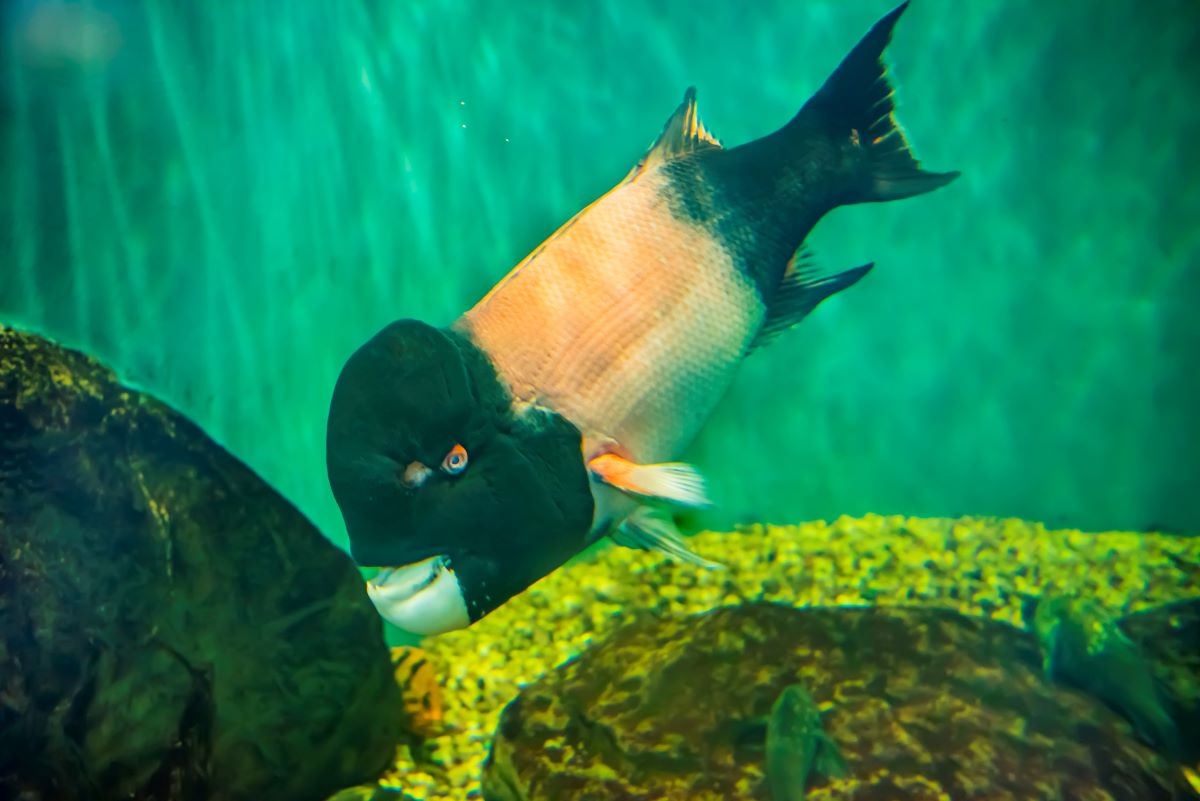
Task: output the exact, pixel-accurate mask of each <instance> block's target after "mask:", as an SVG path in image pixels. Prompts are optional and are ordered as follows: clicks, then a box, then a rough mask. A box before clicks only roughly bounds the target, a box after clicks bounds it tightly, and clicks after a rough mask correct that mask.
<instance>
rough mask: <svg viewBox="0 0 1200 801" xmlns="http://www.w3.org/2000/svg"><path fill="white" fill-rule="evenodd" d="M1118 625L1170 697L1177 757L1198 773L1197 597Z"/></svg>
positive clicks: (1199, 646) (1199, 638)
mask: <svg viewBox="0 0 1200 801" xmlns="http://www.w3.org/2000/svg"><path fill="white" fill-rule="evenodd" d="M1121 628H1122V629H1124V631H1125V633H1126V634H1127V635H1128V636H1129V638H1130V639H1131V640H1133V641H1134V642H1135V643H1137V644H1138V646H1139V647H1141V649H1142V651H1143V652H1144V653H1145V654H1146V656H1147V658H1148V659H1149V660H1150V663H1151V666H1152V667H1153V669H1154V672H1155V675H1156V676H1157V677H1158V679H1159V681H1160V682H1161V686H1162V687H1163V688H1164V689H1165V691H1166V694H1167V695H1168V697H1169V698H1170V699H1171V702H1172V704H1171V706H1172V710H1171V711H1172V712H1173V714H1174V717H1175V721H1176V723H1177V724H1178V726H1179V735H1180V745H1181V747H1182V754H1181V756H1182V757H1183V759H1184V760H1185V761H1186V762H1187V763H1188V764H1189V765H1191V767H1192V769H1193V770H1194V771H1195V772H1196V773H1197V775H1200V598H1194V599H1192V600H1189V601H1177V602H1176V603H1172V604H1166V605H1164V606H1160V607H1156V608H1154V609H1148V610H1146V611H1144V612H1138V613H1137V614H1134V615H1129V616H1128V617H1126V618H1124V619H1123V620H1122V621H1121ZM1198 790H1200V788H1198Z"/></svg>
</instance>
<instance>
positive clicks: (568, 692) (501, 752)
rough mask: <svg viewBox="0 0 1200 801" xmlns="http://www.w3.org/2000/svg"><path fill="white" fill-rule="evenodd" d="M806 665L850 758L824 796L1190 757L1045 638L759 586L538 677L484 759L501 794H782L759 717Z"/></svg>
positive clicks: (1136, 773)
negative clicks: (1056, 678)
mask: <svg viewBox="0 0 1200 801" xmlns="http://www.w3.org/2000/svg"><path fill="white" fill-rule="evenodd" d="M794 683H800V684H802V685H803V686H804V687H805V688H807V690H808V691H809V692H810V693H811V695H812V696H813V698H814V699H815V701H816V702H817V703H818V705H820V707H821V708H822V710H823V711H824V715H823V725H824V730H825V732H826V733H827V734H828V735H829V736H830V737H831V738H832V740H833V741H834V742H835V743H836V744H837V746H838V747H839V749H840V750H841V753H842V755H843V756H844V757H845V760H846V762H847V764H848V766H849V773H848V775H847V776H846V777H845V778H842V779H832V780H831V779H829V778H828V777H823V776H819V775H817V776H814V777H812V779H811V780H810V782H809V785H808V791H807V794H806V795H805V798H806V799H809V801H819V800H820V799H828V800H829V801H832V799H839V801H897V799H904V801H925V800H926V799H929V801H934V800H935V799H945V798H953V799H955V801H972V800H973V799H977V800H980V801H981V800H982V799H988V801H1005V800H1006V799H1012V801H1033V799H1047V801H1049V800H1050V799H1065V798H1080V799H1082V798H1095V799H1109V800H1110V801H1157V800H1158V799H1162V800H1163V801H1166V800H1167V799H1173V798H1176V797H1177V793H1182V792H1183V789H1182V787H1183V785H1182V782H1183V779H1182V776H1181V774H1180V772H1179V770H1178V768H1177V766H1174V765H1172V764H1171V763H1169V762H1168V761H1167V759H1166V758H1165V757H1163V756H1161V755H1160V754H1158V753H1156V752H1155V751H1154V750H1153V749H1152V748H1150V747H1149V746H1147V745H1145V744H1143V743H1141V742H1140V741H1139V740H1137V739H1136V737H1135V736H1134V734H1133V730H1132V727H1131V726H1130V724H1129V723H1127V722H1126V721H1125V720H1124V719H1123V718H1121V717H1120V716H1119V715H1117V714H1116V713H1115V712H1113V711H1111V710H1110V709H1109V708H1108V707H1107V706H1105V705H1104V704H1103V703H1102V702H1100V701H1098V700H1097V699H1094V698H1091V697H1090V696H1088V695H1086V694H1083V693H1080V692H1078V691H1075V690H1072V689H1070V688H1066V687H1062V686H1055V685H1051V684H1048V683H1047V682H1046V681H1045V680H1044V678H1043V676H1042V672H1041V657H1040V654H1039V652H1038V647H1037V643H1036V641H1035V640H1034V638H1033V637H1031V636H1030V635H1028V634H1027V633H1025V632H1023V631H1021V630H1019V629H1016V628H1014V627H1011V626H1008V625H1006V624H1002V623H997V622H995V621H991V620H987V619H981V618H971V617H966V616H963V615H960V614H957V613H954V612H950V611H942V610H929V609H915V608H807V609H797V608H794V607H790V606H783V605H775V604H765V603H753V604H745V605H741V606H734V607H725V608H721V609H717V610H714V611H712V612H708V613H704V614H701V615H696V616H690V617H665V618H659V617H651V616H643V617H641V618H640V619H639V620H637V621H635V622H632V623H630V624H628V625H626V626H624V627H622V628H620V629H618V630H617V631H616V632H614V633H613V634H612V635H610V636H609V637H608V638H606V639H604V640H602V641H600V642H597V643H595V644H593V645H592V646H591V647H590V648H589V649H588V650H587V651H586V652H585V653H583V654H582V655H581V656H580V657H579V658H577V659H575V660H573V661H571V662H568V663H567V664H566V665H564V666H562V667H561V668H559V669H558V670H556V671H554V672H552V673H550V674H548V675H547V676H545V677H543V678H542V679H540V680H539V681H537V682H535V683H533V684H532V685H530V686H528V687H526V688H525V689H524V690H522V691H521V693H520V695H519V696H518V697H517V698H516V699H515V700H514V701H513V702H512V703H511V704H509V706H508V707H507V708H506V709H505V710H504V713H503V715H502V716H501V720H500V725H499V727H498V731H497V733H496V736H495V739H494V742H493V745H492V751H491V754H490V756H489V758H488V761H487V763H486V765H485V769H484V778H483V787H484V797H485V798H486V799H488V801H551V799H560V798H571V799H575V801H589V800H590V799H594V800H595V801H601V799H603V801H651V799H654V800H655V801H670V800H671V799H688V800H689V801H706V800H708V799H712V801H716V799H729V798H739V799H763V801H766V799H768V798H769V794H768V791H767V789H766V787H765V785H764V783H763V781H762V779H763V773H762V771H763V767H762V763H763V760H762V752H761V750H759V749H756V748H755V743H753V742H747V741H746V739H745V736H744V732H745V731H747V727H746V722H747V721H751V720H754V719H756V718H761V717H763V716H765V715H767V713H768V712H769V710H770V708H771V704H772V703H773V701H774V700H775V699H776V697H777V696H778V695H779V693H780V692H781V691H782V690H783V689H784V687H786V686H787V685H790V684H794Z"/></svg>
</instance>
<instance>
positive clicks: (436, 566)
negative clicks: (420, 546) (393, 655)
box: [367, 554, 471, 635]
mask: <svg viewBox="0 0 1200 801" xmlns="http://www.w3.org/2000/svg"><path fill="white" fill-rule="evenodd" d="M367 596H368V597H369V598H370V599H371V603H372V604H374V606H375V610H376V611H377V612H378V613H379V615H380V617H382V618H383V619H384V620H386V621H388V622H389V623H391V624H393V625H395V626H398V627H399V628H401V629H404V630H405V631H409V632H412V633H413V634H421V635H432V634H442V633H445V632H447V631H453V630H455V629H462V628H466V627H467V626H468V625H470V622H471V620H470V616H469V615H468V613H467V604H466V601H465V600H464V598H463V593H462V588H461V587H460V586H459V583H458V578H457V576H455V575H454V571H453V570H452V569H451V567H450V557H449V556H448V555H446V554H438V555H436V556H431V557H428V558H426V559H422V560H421V561H419V562H414V563H412V564H409V565H401V566H398V567H384V568H382V569H381V570H380V571H379V573H378V574H376V575H375V576H374V577H372V578H371V579H369V580H368V581H367Z"/></svg>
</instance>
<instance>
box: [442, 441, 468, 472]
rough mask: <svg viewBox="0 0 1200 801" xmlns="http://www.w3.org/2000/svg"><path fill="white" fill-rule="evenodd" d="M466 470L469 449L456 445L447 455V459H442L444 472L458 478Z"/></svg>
mask: <svg viewBox="0 0 1200 801" xmlns="http://www.w3.org/2000/svg"><path fill="white" fill-rule="evenodd" d="M466 469H467V449H466V448H464V447H463V446H462V445H455V446H454V447H453V448H451V449H450V452H449V453H447V454H446V458H444V459H442V470H443V471H444V472H446V473H449V474H450V475H452V476H457V475H458V474H459V473H461V472H462V471H464V470H466Z"/></svg>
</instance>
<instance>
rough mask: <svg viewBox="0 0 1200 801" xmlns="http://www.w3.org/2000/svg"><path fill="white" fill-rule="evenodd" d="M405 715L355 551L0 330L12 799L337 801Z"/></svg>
mask: <svg viewBox="0 0 1200 801" xmlns="http://www.w3.org/2000/svg"><path fill="white" fill-rule="evenodd" d="M401 715H402V710H401V705H400V698H399V692H398V689H397V687H396V685H395V683H394V681H393V679H392V671H391V666H390V663H389V659H388V653H387V649H386V647H385V646H384V643H383V640H382V637H381V632H380V624H379V620H378V617H377V616H376V614H375V612H374V610H373V609H372V607H371V605H370V603H369V601H368V600H367V598H366V597H365V594H364V592H363V589H362V583H361V580H360V578H359V575H358V573H357V571H356V570H355V569H354V567H353V566H352V564H351V563H350V561H349V559H348V558H346V557H345V556H344V555H343V554H342V553H341V552H340V551H339V550H338V549H337V548H335V547H334V546H333V545H332V544H331V543H329V542H328V541H327V540H325V539H324V538H323V537H322V536H321V534H320V533H319V532H318V531H317V530H316V529H315V528H314V527H313V526H312V525H311V524H310V523H309V522H308V521H307V520H306V519H305V518H304V517H303V516H302V515H301V514H300V513H299V512H298V511H297V510H296V509H295V508H294V507H292V506H291V504H289V503H288V502H287V501H285V500H284V499H283V498H282V497H280V496H279V495H278V494H277V493H275V492H274V491H273V490H272V489H271V488H270V487H269V486H267V485H266V484H265V483H264V482H263V481H262V480H261V479H259V478H258V477H257V476H255V474H254V473H253V472H252V471H251V470H249V469H248V468H247V467H246V466H245V465H244V464H242V463H241V462H239V461H238V460H237V459H235V458H234V457H232V456H231V455H229V454H228V453H227V452H226V451H224V450H223V449H222V448H221V447H219V446H218V445H216V444H215V443H213V442H212V441H211V440H210V439H209V438H208V437H206V436H205V435H204V433H203V432H202V431H200V430H199V429H198V428H197V427H196V426H194V425H193V424H191V423H190V422H188V421H187V420H186V419H184V418H183V417H182V416H180V415H179V414H177V413H175V412H173V411H172V410H171V409H169V408H168V407H166V406H165V405H163V404H162V403H159V402H157V401H155V400H154V399H152V398H149V397H147V396H145V395H142V394H140V393H138V392H136V391H134V390H131V389H127V388H125V387H122V386H121V385H119V384H118V383H117V382H116V380H115V379H114V376H113V374H112V373H111V372H110V371H109V370H107V369H105V368H104V367H102V366H101V365H99V364H98V363H97V362H95V361H94V360H92V359H89V358H87V357H85V356H83V355H82V354H79V353H77V352H74V351H70V350H65V349H62V348H59V347H57V346H55V345H53V344H51V343H49V342H47V341H46V340H44V339H41V338H39V337H36V336H32V335H27V334H21V333H18V332H15V331H13V330H10V329H4V328H0V797H14V796H17V795H18V794H21V793H23V795H20V797H22V798H26V799H29V800H30V801H36V799H60V798H61V799H69V798H70V799H73V798H92V799H104V798H118V797H119V798H146V799H149V798H154V799H193V798H195V799H200V798H204V799H235V798H236V799H242V798H245V799H250V798H253V799H289V801H300V800H302V799H319V798H324V797H325V796H327V795H329V794H330V793H332V792H334V791H335V790H337V789H338V788H340V787H345V786H348V785H352V784H356V783H359V782H363V781H369V780H372V779H374V778H375V777H377V776H378V775H379V773H380V772H381V771H382V770H383V769H384V768H386V766H387V765H388V763H389V761H390V758H391V757H392V755H393V751H394V748H395V743H396V741H397V737H398V736H399V731H398V727H399V726H400V725H401Z"/></svg>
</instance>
